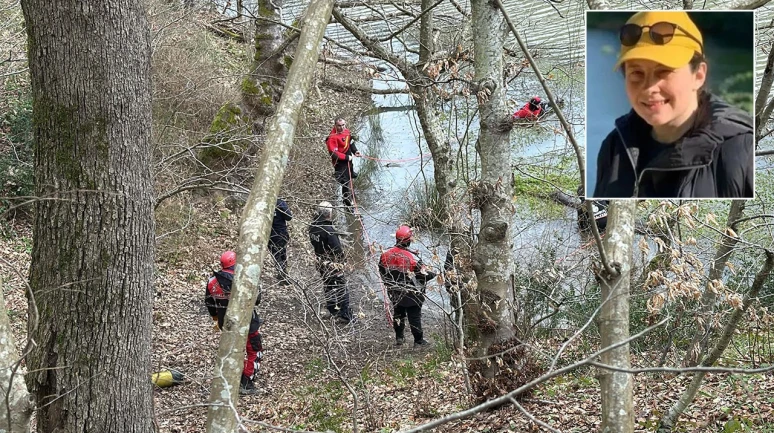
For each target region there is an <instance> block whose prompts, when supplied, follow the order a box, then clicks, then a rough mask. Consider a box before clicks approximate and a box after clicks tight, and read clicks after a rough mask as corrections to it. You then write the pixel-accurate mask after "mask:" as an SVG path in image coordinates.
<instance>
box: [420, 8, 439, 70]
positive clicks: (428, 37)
mask: <svg viewBox="0 0 774 433" xmlns="http://www.w3.org/2000/svg"><path fill="white" fill-rule="evenodd" d="M433 3H435V0H422V10H423V11H427V12H425V13H424V14H423V15H422V20H421V21H420V23H419V64H420V65H421V66H424V65H425V64H426V63H427V62H428V60H430V58H431V57H432V55H433V51H435V47H434V41H433V9H432V8H431V6H433Z"/></svg>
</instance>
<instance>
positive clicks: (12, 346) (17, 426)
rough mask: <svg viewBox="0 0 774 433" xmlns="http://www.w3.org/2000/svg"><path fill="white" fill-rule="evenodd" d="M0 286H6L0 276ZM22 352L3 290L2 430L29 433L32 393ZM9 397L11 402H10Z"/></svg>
mask: <svg viewBox="0 0 774 433" xmlns="http://www.w3.org/2000/svg"><path fill="white" fill-rule="evenodd" d="M0 287H5V285H4V284H3V280H2V279H0ZM19 362H20V361H19V356H18V355H17V354H16V343H15V342H14V338H13V331H12V330H11V325H10V322H8V314H7V313H6V311H5V297H4V296H3V290H0V391H2V392H0V402H2V403H1V404H0V432H2V431H6V430H7V431H8V433H26V432H29V431H30V416H31V415H32V407H33V406H32V400H31V398H32V396H31V395H30V394H29V393H28V392H27V386H26V385H25V384H24V375H23V374H22V372H21V371H20V370H21V369H20V368H19V365H18V363H19ZM6 398H7V399H8V406H6Z"/></svg>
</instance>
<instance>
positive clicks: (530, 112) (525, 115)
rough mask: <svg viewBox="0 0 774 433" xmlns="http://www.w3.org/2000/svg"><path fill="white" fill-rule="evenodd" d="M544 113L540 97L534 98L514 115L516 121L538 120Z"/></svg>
mask: <svg viewBox="0 0 774 433" xmlns="http://www.w3.org/2000/svg"><path fill="white" fill-rule="evenodd" d="M542 113H543V106H542V105H541V104H540V97H539V96H534V97H533V98H532V99H530V100H529V102H527V103H526V104H524V106H523V107H521V109H519V110H518V111H516V112H515V113H513V118H514V119H536V118H538V117H539V116H540V115H541V114H542Z"/></svg>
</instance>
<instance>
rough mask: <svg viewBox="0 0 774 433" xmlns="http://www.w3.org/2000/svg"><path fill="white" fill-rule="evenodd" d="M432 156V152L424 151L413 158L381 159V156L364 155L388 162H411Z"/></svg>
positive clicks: (377, 160)
mask: <svg viewBox="0 0 774 433" xmlns="http://www.w3.org/2000/svg"><path fill="white" fill-rule="evenodd" d="M430 156H432V153H424V154H422V155H419V156H415V157H413V158H406V159H379V158H374V157H371V156H363V157H362V158H365V159H370V160H371V161H376V162H385V163H387V162H411V161H416V160H418V159H422V158H428V157H430Z"/></svg>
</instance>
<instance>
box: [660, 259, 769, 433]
mask: <svg viewBox="0 0 774 433" xmlns="http://www.w3.org/2000/svg"><path fill="white" fill-rule="evenodd" d="M765 253H766V261H765V262H764V263H763V266H762V267H761V270H760V271H758V274H757V275H755V280H754V281H753V284H752V287H751V288H750V292H749V293H747V295H745V297H744V301H742V307H741V308H739V309H737V310H734V312H733V313H732V314H731V317H730V318H729V320H728V323H726V326H725V327H724V328H723V332H722V333H721V335H720V338H719V339H718V341H717V343H716V344H715V347H714V348H713V349H712V351H711V352H710V353H709V354H708V355H707V356H706V357H705V358H704V359H703V360H702V361H701V366H702V367H711V366H712V365H713V364H715V362H717V360H718V359H720V356H721V355H723V352H724V351H725V350H726V348H727V347H728V345H729V343H731V338H732V337H733V336H734V332H736V327H737V325H739V321H740V320H741V319H742V317H744V315H745V313H746V312H747V309H748V308H750V304H752V303H753V302H754V301H756V300H757V299H758V294H759V293H760V291H761V288H762V287H763V285H764V284H765V283H766V280H768V279H769V277H771V272H772V269H774V252H771V251H768V250H767V251H766V252H765ZM706 374H707V373H706V372H704V371H700V372H697V373H696V374H695V375H694V376H693V380H691V383H690V384H689V385H688V388H686V389H685V391H683V394H682V395H681V396H680V399H679V400H677V401H676V402H675V403H674V404H673V405H672V407H671V408H670V409H669V411H668V412H667V413H666V414H665V415H664V416H663V417H662V418H661V422H660V423H659V427H658V430H657V431H658V433H668V432H671V431H672V429H673V428H674V425H675V423H676V422H677V419H678V418H679V417H680V415H681V414H682V413H683V411H685V409H686V408H687V407H688V405H689V404H691V402H692V401H693V398H694V397H695V396H696V393H697V392H699V387H700V386H701V382H702V381H703V380H704V376H705V375H706Z"/></svg>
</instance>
